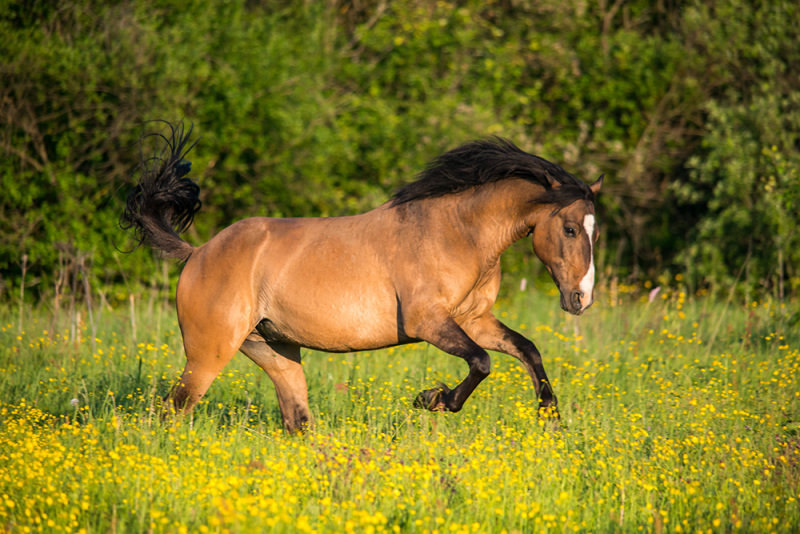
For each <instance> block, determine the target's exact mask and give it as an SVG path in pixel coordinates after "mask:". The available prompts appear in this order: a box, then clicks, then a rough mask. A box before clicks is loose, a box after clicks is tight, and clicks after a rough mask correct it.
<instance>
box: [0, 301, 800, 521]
mask: <svg viewBox="0 0 800 534" xmlns="http://www.w3.org/2000/svg"><path fill="white" fill-rule="evenodd" d="M598 296H599V299H598V302H597V303H596V304H595V306H594V307H593V308H592V309H591V310H590V311H589V312H587V314H585V315H584V316H582V317H580V318H575V317H570V316H567V315H566V314H565V313H563V312H562V311H561V310H560V309H559V308H558V298H557V297H556V296H555V295H554V294H553V292H552V291H549V290H539V291H532V290H528V291H526V292H518V291H515V292H513V295H512V296H511V297H509V298H507V299H504V300H503V301H501V302H500V303H499V304H498V307H497V314H498V316H500V317H501V318H502V319H503V320H504V321H505V322H507V323H508V324H509V325H510V326H512V327H514V328H516V329H518V330H520V331H522V332H524V333H525V334H526V335H528V336H529V337H531V338H532V339H533V340H534V341H535V342H536V343H537V345H538V347H539V349H540V350H541V352H542V353H543V355H544V359H545V366H546V368H547V370H548V373H549V375H550V377H551V380H552V381H553V383H554V387H555V391H556V394H557V395H558V397H559V399H560V407H561V415H562V423H563V424H562V428H561V429H552V428H550V427H549V426H546V425H544V424H543V421H540V420H539V419H538V418H537V415H536V407H537V401H536V399H535V398H534V394H533V388H532V386H531V384H530V380H529V379H528V377H527V376H526V375H525V373H524V372H523V370H522V368H521V366H520V365H519V364H518V363H517V362H516V361H515V360H513V359H512V358H511V357H508V356H505V355H499V354H498V355H494V356H493V368H492V374H491V375H490V376H489V378H488V379H487V380H486V381H484V382H483V383H482V384H481V386H480V387H479V388H478V390H477V391H476V392H475V394H474V395H473V397H472V398H471V399H470V400H469V401H468V402H467V404H466V406H465V408H464V410H463V411H462V412H460V413H458V414H447V413H429V412H423V411H418V410H415V409H414V408H413V407H412V401H413V398H414V396H415V395H416V393H418V392H419V391H421V390H422V389H426V388H429V387H432V386H433V385H435V384H437V383H438V382H444V383H446V384H449V385H451V386H452V385H454V384H455V383H456V382H457V381H458V380H460V379H461V378H463V376H464V374H465V373H466V365H465V364H464V363H463V362H462V361H460V360H458V359H456V358H454V357H451V356H448V355H445V354H443V353H441V352H439V351H438V350H436V349H433V348H431V347H430V346H428V345H425V344H417V345H410V346H406V347H398V348H394V349H388V350H382V351H375V352H367V353H358V354H337V355H329V354H324V353H313V352H307V353H305V354H304V365H305V367H306V373H307V376H308V383H309V389H310V401H311V407H312V411H313V412H314V416H315V419H316V426H315V429H314V430H313V431H311V432H309V433H308V434H306V435H304V436H288V435H285V434H284V433H283V431H282V430H281V428H282V427H281V422H280V413H279V412H278V409H277V401H276V399H275V395H274V391H273V389H272V385H271V383H270V382H269V379H268V378H267V377H266V376H264V375H263V373H262V372H261V370H260V369H258V368H257V367H256V366H255V365H253V364H252V363H251V362H250V361H249V360H247V358H245V357H237V358H236V359H235V360H234V361H233V362H232V363H231V364H230V365H229V366H228V367H227V368H226V369H225V371H224V372H223V374H222V375H221V376H220V377H219V378H218V379H217V381H216V382H215V383H214V384H213V385H212V387H211V389H210V391H209V393H208V395H207V396H206V398H205V399H204V401H203V402H202V404H201V405H200V406H199V407H198V409H197V410H196V411H195V413H194V414H193V416H192V417H191V418H189V419H186V420H184V421H181V422H177V423H174V422H164V421H161V420H160V419H159V417H158V416H157V413H158V408H159V403H160V398H161V397H162V396H163V395H164V394H165V393H166V392H167V390H168V389H169V387H170V385H171V384H172V383H173V382H174V380H175V379H176V378H177V376H178V374H179V372H180V370H181V368H182V365H183V353H182V348H181V341H180V335H179V330H178V327H177V324H176V322H175V319H174V312H173V310H171V309H169V308H167V307H163V309H162V308H159V306H162V305H161V304H158V303H157V304H156V306H155V308H154V309H153V310H150V311H149V312H147V310H138V309H136V308H135V307H129V306H127V305H126V306H123V307H120V308H119V309H108V308H106V309H98V310H95V315H94V323H95V325H96V331H97V334H96V338H95V339H90V335H89V329H88V327H87V326H86V325H85V324H84V325H82V335H80V336H75V335H73V334H71V332H70V325H69V324H66V323H63V324H62V323H58V324H53V321H52V314H50V313H48V312H47V310H46V309H44V308H41V309H34V310H26V320H25V323H24V328H25V330H24V331H20V330H19V323H18V321H17V319H16V318H17V317H18V312H19V310H16V309H5V310H2V311H0V319H2V320H1V321H0V373H2V377H3V379H2V382H0V399H1V400H0V528H2V529H4V530H8V531H10V532H28V531H52V532H77V531H86V532H142V531H153V532H209V531H213V532H259V531H265V530H273V531H277V532H297V531H300V532H312V531H335V532H341V531H352V532H373V531H376V532H379V531H395V532H398V531H411V532H434V531H438V532H443V533H444V532H500V531H503V530H506V531H509V532H515V531H516V532H540V531H544V530H554V531H559V532H562V531H563V532H572V531H577V532H583V531H594V532H598V531H599V532H604V531H611V532H615V531H619V532H628V531H646V532H686V531H691V532H697V531H712V532H721V531H737V530H741V531H751V532H769V531H776V532H793V531H798V530H800V512H798V510H800V506H798V499H800V487H798V480H799V479H800V435H798V432H800V423H799V422H798V421H800V387H798V383H797V379H796V377H797V376H798V371H799V370H800V339H799V338H800V336H799V335H798V332H797V328H796V323H797V315H793V314H792V311H791V309H789V308H787V307H786V306H785V305H782V304H780V303H777V302H774V301H765V302H747V303H742V302H738V303H736V302H720V301H716V300H712V299H710V298H707V297H697V296H687V295H686V294H685V293H684V292H682V291H681V289H680V288H673V289H664V290H662V291H661V293H660V294H658V295H657V296H656V298H655V299H654V300H653V301H652V302H649V301H648V296H647V292H646V291H644V290H641V291H639V290H637V289H636V288H630V287H624V286H611V287H606V288H604V289H603V290H601V291H599V295H598ZM131 310H133V311H131ZM131 313H133V314H134V316H133V317H132V316H131ZM63 320H66V319H62V321H63ZM134 330H135V333H134ZM93 347H94V348H93Z"/></svg>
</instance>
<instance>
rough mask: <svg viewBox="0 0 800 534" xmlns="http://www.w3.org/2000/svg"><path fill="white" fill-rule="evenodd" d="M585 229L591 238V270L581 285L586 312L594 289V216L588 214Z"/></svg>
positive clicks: (582, 304)
mask: <svg viewBox="0 0 800 534" xmlns="http://www.w3.org/2000/svg"><path fill="white" fill-rule="evenodd" d="M583 227H584V229H585V230H586V235H588V236H589V269H588V270H587V271H586V274H585V275H583V278H582V279H581V282H580V284H579V287H580V290H581V293H583V297H581V309H582V310H585V309H586V308H587V307H588V306H589V304H591V303H592V290H593V289H594V242H593V241H592V238H593V237H594V215H592V214H587V215H585V216H584V217H583Z"/></svg>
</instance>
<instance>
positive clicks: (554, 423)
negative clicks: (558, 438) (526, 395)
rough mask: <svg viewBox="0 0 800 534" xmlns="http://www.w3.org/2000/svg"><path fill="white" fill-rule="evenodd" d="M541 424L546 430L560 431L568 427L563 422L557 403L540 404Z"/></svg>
mask: <svg viewBox="0 0 800 534" xmlns="http://www.w3.org/2000/svg"><path fill="white" fill-rule="evenodd" d="M539 425H540V426H542V427H544V429H545V430H552V431H560V430H566V429H567V427H566V426H564V424H562V422H561V415H560V414H559V413H558V408H557V407H556V406H555V405H550V406H544V405H541V404H540V405H539Z"/></svg>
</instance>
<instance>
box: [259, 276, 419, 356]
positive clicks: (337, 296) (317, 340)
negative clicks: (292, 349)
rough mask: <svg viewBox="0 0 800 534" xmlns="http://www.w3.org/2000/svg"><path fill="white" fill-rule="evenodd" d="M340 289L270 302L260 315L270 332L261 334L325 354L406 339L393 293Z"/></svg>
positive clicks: (300, 293) (302, 292) (301, 292)
mask: <svg viewBox="0 0 800 534" xmlns="http://www.w3.org/2000/svg"><path fill="white" fill-rule="evenodd" d="M342 286H343V284H332V285H331V286H328V287H325V288H319V287H318V288H317V290H316V291H307V290H305V289H303V290H297V291H296V292H294V293H293V294H292V295H287V296H286V297H285V298H281V297H278V298H275V299H274V300H273V302H272V305H271V306H269V308H270V309H269V310H267V311H266V314H265V315H266V319H267V320H268V322H267V323H266V324H267V325H268V326H269V328H265V329H264V330H265V332H264V333H268V334H270V335H272V336H274V337H276V338H278V337H280V336H283V337H284V338H285V339H286V341H291V342H293V343H295V344H297V345H301V346H304V347H308V348H312V349H318V350H324V351H329V352H348V351H355V350H369V349H376V348H381V347H388V346H392V345H397V344H398V343H402V342H405V341H408V340H407V339H405V338H404V336H403V335H402V332H400V329H398V326H397V315H398V314H397V301H396V299H395V298H394V295H393V293H389V292H385V293H386V294H385V295H384V294H383V293H384V292H381V291H375V288H371V290H370V291H366V288H361V290H360V291H359V290H352V289H351V288H348V287H347V284H344V287H342ZM262 335H263V333H262ZM265 337H266V336H265Z"/></svg>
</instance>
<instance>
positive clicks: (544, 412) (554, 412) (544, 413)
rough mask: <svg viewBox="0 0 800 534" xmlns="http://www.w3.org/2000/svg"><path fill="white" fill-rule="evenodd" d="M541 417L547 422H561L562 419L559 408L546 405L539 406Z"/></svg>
mask: <svg viewBox="0 0 800 534" xmlns="http://www.w3.org/2000/svg"><path fill="white" fill-rule="evenodd" d="M539 417H540V418H541V419H545V420H554V421H559V420H560V419H561V415H560V414H559V413H558V407H557V406H555V405H554V404H551V405H547V406H545V405H544V404H540V405H539Z"/></svg>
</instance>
